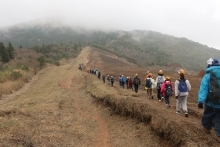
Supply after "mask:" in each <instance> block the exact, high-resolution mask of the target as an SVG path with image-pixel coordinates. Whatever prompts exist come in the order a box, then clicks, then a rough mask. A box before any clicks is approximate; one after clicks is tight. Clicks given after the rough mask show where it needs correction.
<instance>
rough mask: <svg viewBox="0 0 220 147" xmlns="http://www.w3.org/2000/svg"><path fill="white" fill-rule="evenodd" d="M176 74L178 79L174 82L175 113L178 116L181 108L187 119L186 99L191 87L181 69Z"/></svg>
mask: <svg viewBox="0 0 220 147" xmlns="http://www.w3.org/2000/svg"><path fill="white" fill-rule="evenodd" d="M178 73H179V76H180V78H179V79H178V80H176V81H175V97H176V113H177V114H180V107H181V106H182V109H183V111H184V113H185V117H188V110H187V97H188V95H189V90H191V85H190V83H189V80H187V79H185V71H184V70H183V69H180V70H179V71H178Z"/></svg>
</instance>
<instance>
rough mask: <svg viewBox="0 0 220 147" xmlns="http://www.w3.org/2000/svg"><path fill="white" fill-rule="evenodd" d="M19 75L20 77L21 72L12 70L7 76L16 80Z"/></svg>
mask: <svg viewBox="0 0 220 147" xmlns="http://www.w3.org/2000/svg"><path fill="white" fill-rule="evenodd" d="M21 77H22V74H21V73H20V72H19V71H12V72H11V74H10V76H9V79H10V80H12V81H15V80H17V79H19V78H21Z"/></svg>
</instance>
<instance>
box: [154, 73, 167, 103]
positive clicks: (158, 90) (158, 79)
mask: <svg viewBox="0 0 220 147" xmlns="http://www.w3.org/2000/svg"><path fill="white" fill-rule="evenodd" d="M164 81H165V77H164V76H163V71H162V70H159V71H158V76H157V78H156V83H157V98H158V101H159V102H160V101H161V93H160V91H161V85H162V83H163V82H164ZM162 98H163V97H162Z"/></svg>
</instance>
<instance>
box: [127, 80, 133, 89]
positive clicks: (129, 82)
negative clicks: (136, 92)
mask: <svg viewBox="0 0 220 147" xmlns="http://www.w3.org/2000/svg"><path fill="white" fill-rule="evenodd" d="M132 85H133V83H132V79H131V77H128V85H127V88H128V89H132V90H133V86H132Z"/></svg>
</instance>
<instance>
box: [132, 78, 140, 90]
mask: <svg viewBox="0 0 220 147" xmlns="http://www.w3.org/2000/svg"><path fill="white" fill-rule="evenodd" d="M133 85H134V91H135V92H136V93H137V92H138V87H139V85H141V80H140V78H138V74H135V78H134V79H133Z"/></svg>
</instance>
